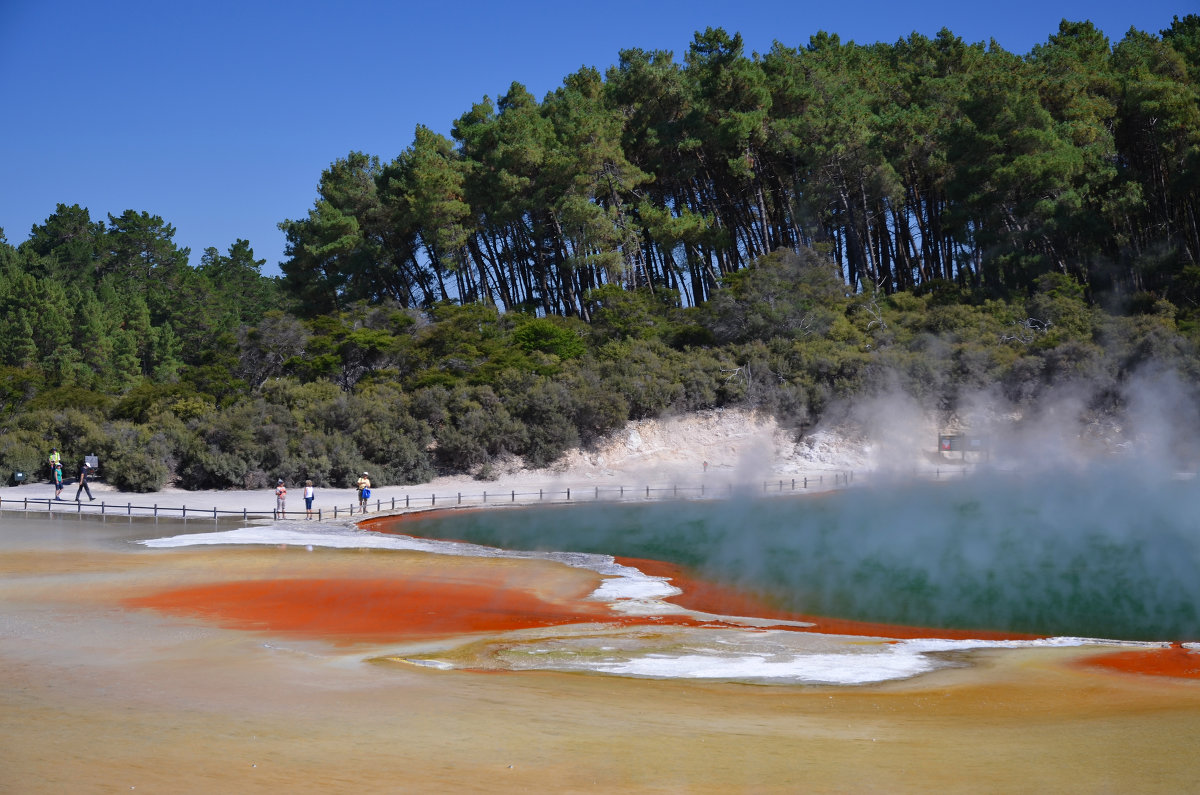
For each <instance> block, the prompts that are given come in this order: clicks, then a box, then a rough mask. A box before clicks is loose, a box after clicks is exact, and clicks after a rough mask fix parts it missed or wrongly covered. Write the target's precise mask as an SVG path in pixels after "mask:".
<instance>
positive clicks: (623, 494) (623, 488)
mask: <svg viewBox="0 0 1200 795" xmlns="http://www.w3.org/2000/svg"><path fill="white" fill-rule="evenodd" d="M621 496H622V497H624V496H625V487H624V486H622V487H621Z"/></svg>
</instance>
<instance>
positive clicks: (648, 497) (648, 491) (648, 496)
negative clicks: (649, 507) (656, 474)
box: [646, 486, 650, 499]
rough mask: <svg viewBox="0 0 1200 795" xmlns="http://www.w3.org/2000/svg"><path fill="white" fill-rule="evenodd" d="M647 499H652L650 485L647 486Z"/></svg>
mask: <svg viewBox="0 0 1200 795" xmlns="http://www.w3.org/2000/svg"><path fill="white" fill-rule="evenodd" d="M646 499H650V487H649V486H647V487H646Z"/></svg>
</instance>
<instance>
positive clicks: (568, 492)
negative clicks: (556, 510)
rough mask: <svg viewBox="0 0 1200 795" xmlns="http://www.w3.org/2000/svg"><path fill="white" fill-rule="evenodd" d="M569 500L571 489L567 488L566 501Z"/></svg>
mask: <svg viewBox="0 0 1200 795" xmlns="http://www.w3.org/2000/svg"><path fill="white" fill-rule="evenodd" d="M570 501H571V490H570V489H567V502H570Z"/></svg>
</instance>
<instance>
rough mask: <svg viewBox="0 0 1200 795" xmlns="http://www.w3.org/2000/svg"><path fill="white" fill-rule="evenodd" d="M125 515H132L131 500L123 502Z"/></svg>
mask: <svg viewBox="0 0 1200 795" xmlns="http://www.w3.org/2000/svg"><path fill="white" fill-rule="evenodd" d="M125 515H126V516H133V503H131V502H127V503H125Z"/></svg>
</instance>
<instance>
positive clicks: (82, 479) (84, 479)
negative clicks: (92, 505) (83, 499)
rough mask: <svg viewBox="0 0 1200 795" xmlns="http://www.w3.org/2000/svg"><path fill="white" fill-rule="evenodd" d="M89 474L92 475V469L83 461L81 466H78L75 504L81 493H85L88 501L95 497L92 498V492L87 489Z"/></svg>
mask: <svg viewBox="0 0 1200 795" xmlns="http://www.w3.org/2000/svg"><path fill="white" fill-rule="evenodd" d="M91 474H92V468H91V466H89V465H88V462H87V461H86V460H85V461H84V462H83V463H82V464H80V465H79V488H77V489H75V502H79V493H80V492H81V491H86V492H87V495H88V499H89V500H94V499H96V498H95V497H93V496H92V490H91V489H90V488H88V478H89V477H91Z"/></svg>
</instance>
